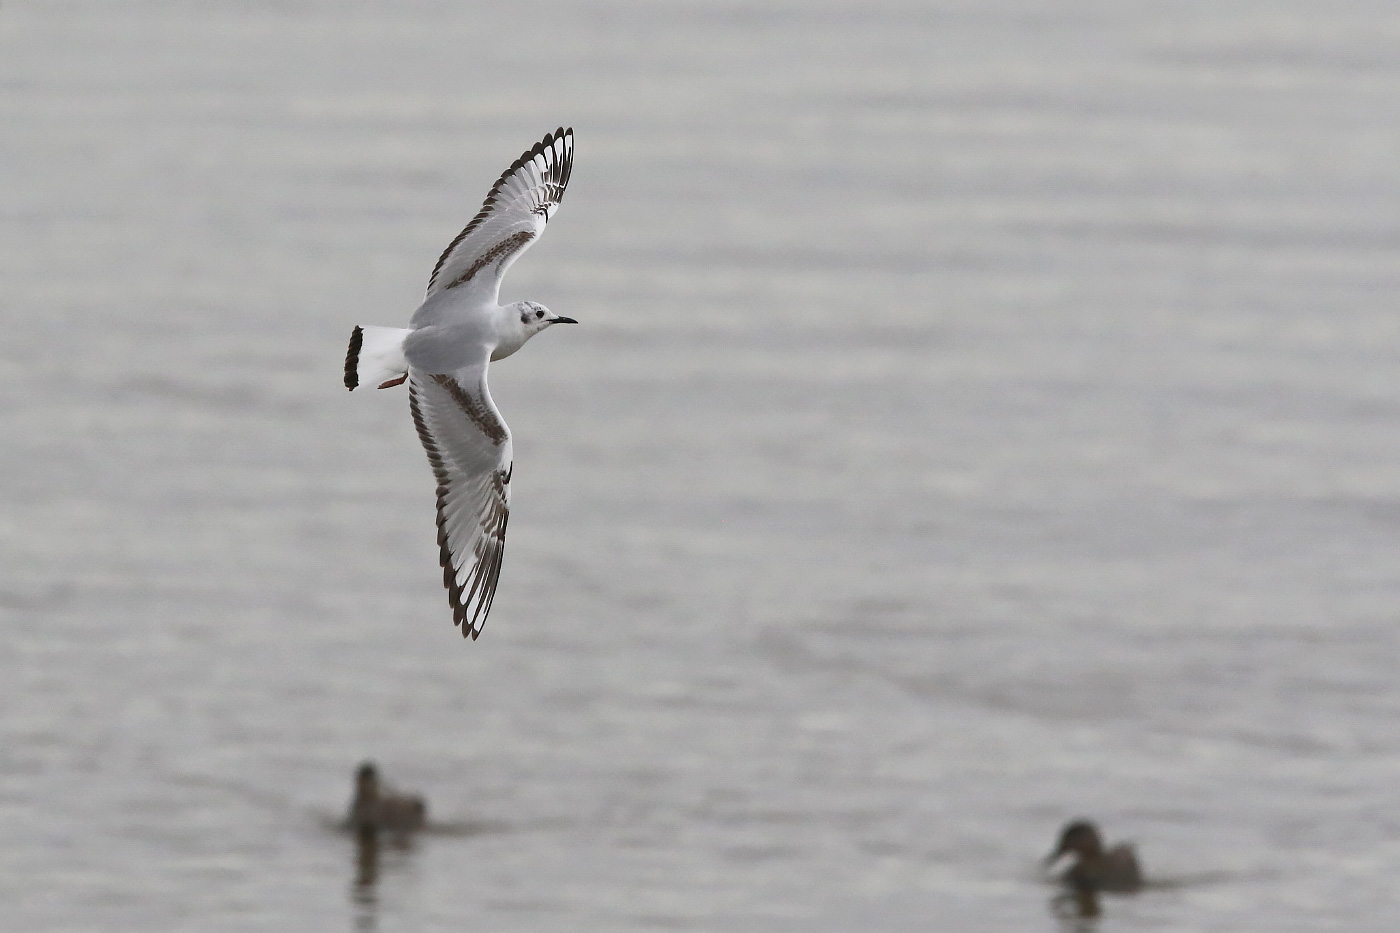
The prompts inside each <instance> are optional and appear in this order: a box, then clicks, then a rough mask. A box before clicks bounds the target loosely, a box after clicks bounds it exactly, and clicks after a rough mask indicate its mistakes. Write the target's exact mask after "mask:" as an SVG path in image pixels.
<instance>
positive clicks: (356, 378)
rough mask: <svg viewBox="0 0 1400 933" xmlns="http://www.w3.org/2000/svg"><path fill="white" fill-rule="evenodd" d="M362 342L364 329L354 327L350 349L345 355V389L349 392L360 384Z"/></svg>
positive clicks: (351, 333)
mask: <svg viewBox="0 0 1400 933" xmlns="http://www.w3.org/2000/svg"><path fill="white" fill-rule="evenodd" d="M364 342H365V332H364V329H363V328H361V327H359V326H358V325H356V327H355V329H354V330H352V331H351V332H350V349H349V350H348V351H347V352H346V354H345V388H347V389H349V390H350V391H351V392H354V391H355V386H357V385H359V384H360V345H361V344H363V343H364Z"/></svg>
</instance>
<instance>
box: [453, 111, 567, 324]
mask: <svg viewBox="0 0 1400 933" xmlns="http://www.w3.org/2000/svg"><path fill="white" fill-rule="evenodd" d="M573 165H574V131H573V130H572V129H567V130H566V129H564V128H563V127H560V128H559V129H557V130H555V131H554V132H553V133H549V134H547V135H546V136H545V138H544V139H542V140H540V141H539V142H538V143H536V144H535V145H534V146H532V147H530V149H529V150H527V151H526V152H525V153H524V154H523V155H521V156H520V158H518V159H516V160H515V161H514V162H512V163H511V166H510V168H508V169H506V170H505V172H504V173H502V175H501V177H500V178H498V179H497V180H496V183H495V184H494V185H492V186H491V192H490V193H489V194H487V195H486V200H485V202H483V203H482V205H481V210H480V211H478V212H477V215H476V216H475V217H473V218H472V222H471V223H469V224H467V226H466V228H465V229H463V230H462V232H461V233H459V234H457V238H456V239H455V240H453V241H452V242H451V243H450V244H448V247H447V249H445V250H443V253H442V256H441V257H440V258H439V259H438V261H437V265H436V266H434V267H433V274H432V277H431V278H429V279H428V294H429V295H433V294H436V293H437V292H440V291H446V290H447V289H457V288H460V289H465V290H468V291H471V292H478V293H479V294H480V295H481V296H482V297H483V298H485V299H489V301H490V303H492V304H494V303H495V302H496V300H497V294H498V293H499V291H500V288H501V276H503V275H505V271H506V269H507V268H508V267H509V266H510V264H511V263H512V262H514V261H515V258H516V257H517V256H519V255H520V254H521V253H523V252H524V251H525V249H526V247H528V246H529V245H530V244H531V243H532V242H534V241H535V240H536V239H538V238H539V235H540V234H541V233H543V232H544V225H545V224H546V223H547V222H548V221H549V218H551V217H553V216H554V212H555V211H556V210H558V209H559V201H560V200H561V199H562V198H563V197H564V188H565V187H567V186H568V184H569V172H570V171H571V170H572V169H573Z"/></svg>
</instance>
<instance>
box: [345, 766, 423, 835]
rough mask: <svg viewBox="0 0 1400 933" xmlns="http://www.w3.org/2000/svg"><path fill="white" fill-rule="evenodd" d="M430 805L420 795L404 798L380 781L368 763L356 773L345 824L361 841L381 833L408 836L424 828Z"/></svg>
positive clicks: (377, 773)
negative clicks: (353, 796) (361, 838)
mask: <svg viewBox="0 0 1400 933" xmlns="http://www.w3.org/2000/svg"><path fill="white" fill-rule="evenodd" d="M427 820H428V805H427V804H426V803H425V802H424V801H423V798H422V797H420V796H418V795H417V794H403V793H399V792H397V791H395V790H394V789H393V788H391V787H389V786H388V785H385V784H381V783H380V781H379V770H378V769H377V768H375V766H374V762H372V761H366V762H365V763H363V764H362V765H360V767H359V769H358V770H356V772H355V798H354V799H353V800H352V801H350V813H349V815H348V816H347V818H346V823H347V825H348V826H349V828H350V829H352V830H354V831H355V833H356V835H358V836H360V837H373V836H375V835H377V834H378V833H381V832H383V833H391V834H393V835H396V836H407V835H408V834H409V833H412V832H416V831H417V830H420V829H422V828H423V827H424V825H425V824H426V823H427Z"/></svg>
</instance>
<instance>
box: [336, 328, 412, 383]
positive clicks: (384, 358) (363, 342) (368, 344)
mask: <svg viewBox="0 0 1400 933" xmlns="http://www.w3.org/2000/svg"><path fill="white" fill-rule="evenodd" d="M411 333H413V331H411V330H409V329H407V328H404V327H356V328H355V329H354V330H353V331H351V333H350V349H349V350H348V351H347V352H346V354H345V388H347V389H350V390H352V391H353V390H354V388H355V387H356V386H358V385H359V384H360V383H362V382H363V383H365V384H366V385H374V384H375V383H378V384H379V388H381V389H387V388H389V387H390V386H396V385H399V384H400V383H402V382H403V381H404V380H405V379H407V378H408V360H407V358H405V357H404V355H403V342H404V338H405V337H407V336H408V335H409V334H411Z"/></svg>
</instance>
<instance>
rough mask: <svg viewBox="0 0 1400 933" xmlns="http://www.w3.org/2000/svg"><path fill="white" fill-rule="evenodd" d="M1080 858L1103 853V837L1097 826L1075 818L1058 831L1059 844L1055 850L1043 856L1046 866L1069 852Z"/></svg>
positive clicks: (1092, 856)
mask: <svg viewBox="0 0 1400 933" xmlns="http://www.w3.org/2000/svg"><path fill="white" fill-rule="evenodd" d="M1071 853H1073V854H1075V855H1078V856H1079V857H1080V858H1081V859H1085V858H1094V857H1096V856H1099V855H1102V854H1103V839H1102V837H1100V836H1099V830H1098V827H1097V826H1095V825H1094V824H1093V823H1091V822H1089V821H1088V820H1075V821H1074V822H1072V823H1069V824H1067V825H1066V826H1065V828H1064V829H1062V830H1061V831H1060V841H1059V844H1058V845H1056V846H1055V851H1054V852H1051V853H1050V854H1049V855H1047V856H1046V857H1045V864H1046V866H1047V867H1048V866H1050V865H1054V864H1055V863H1056V862H1058V861H1059V860H1060V858H1061V857H1063V856H1066V855H1069V854H1071Z"/></svg>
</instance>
